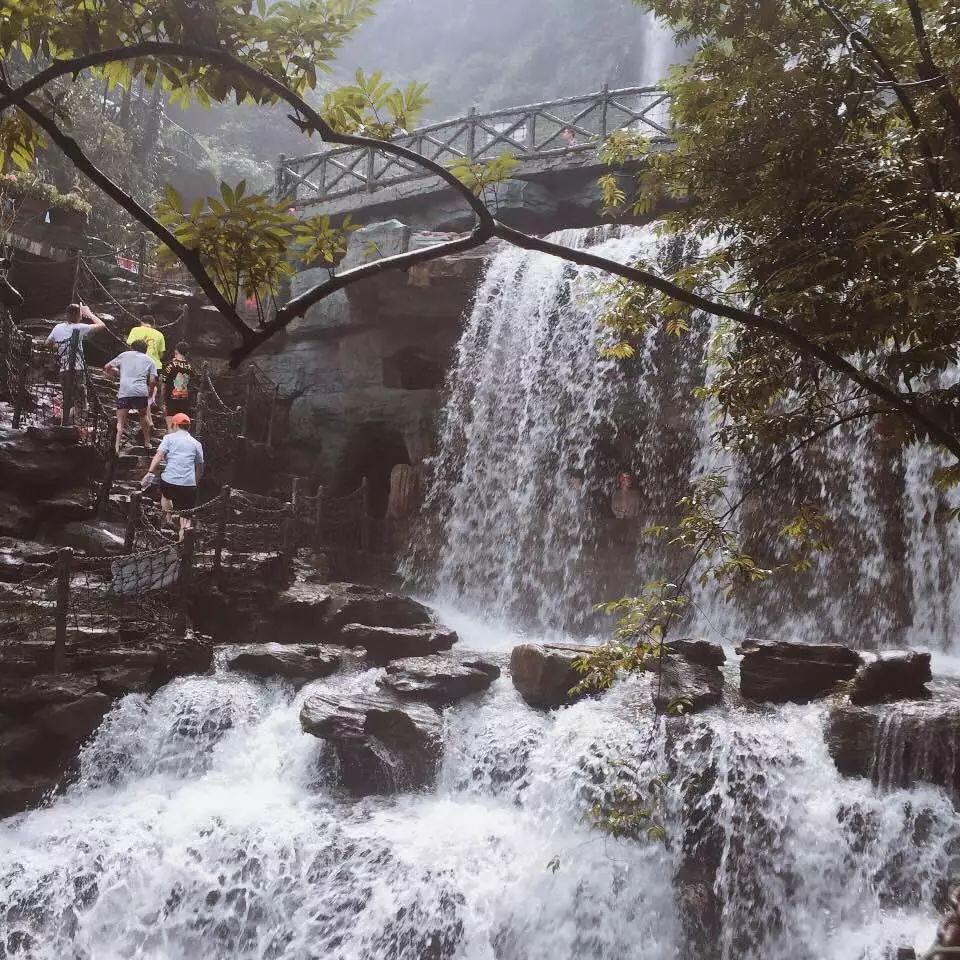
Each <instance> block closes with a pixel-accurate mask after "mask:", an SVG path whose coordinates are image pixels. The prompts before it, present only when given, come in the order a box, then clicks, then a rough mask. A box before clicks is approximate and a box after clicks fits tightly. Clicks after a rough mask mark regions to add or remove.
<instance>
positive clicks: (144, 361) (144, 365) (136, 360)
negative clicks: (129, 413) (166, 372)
mask: <svg viewBox="0 0 960 960" xmlns="http://www.w3.org/2000/svg"><path fill="white" fill-rule="evenodd" d="M107 366H108V367H113V368H114V369H115V370H119V371H120V386H119V387H117V398H118V399H120V398H124V399H126V398H127V397H148V396H149V395H150V378H151V377H155V376H156V375H157V368H156V366H155V364H154V362H153V361H152V360H151V359H150V358H149V357H148V356H147V355H146V354H145V353H141V352H140V351H139V350H124V352H123V353H121V354H120V355H119V356H118V357H114V358H113V359H112V360H111V361H110V362H109V363H108V364H107Z"/></svg>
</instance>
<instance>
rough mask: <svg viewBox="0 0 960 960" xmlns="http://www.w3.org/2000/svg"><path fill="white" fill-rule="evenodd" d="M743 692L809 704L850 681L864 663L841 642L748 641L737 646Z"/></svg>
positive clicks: (748, 695)
mask: <svg viewBox="0 0 960 960" xmlns="http://www.w3.org/2000/svg"><path fill="white" fill-rule="evenodd" d="M737 653H740V654H742V656H743V660H742V661H741V662H740V693H741V695H742V696H743V697H744V698H745V699H747V700H756V701H763V702H767V703H787V702H792V703H809V702H810V701H811V700H816V699H818V698H820V697H825V696H827V695H828V694H830V693H831V692H833V691H834V690H835V689H836V686H837V684H838V683H840V682H842V681H844V680H850V679H852V677H853V676H854V675H855V674H856V672H857V670H858V669H859V667H860V666H861V665H862V663H863V659H862V658H861V656H860V654H858V653H857V652H856V651H855V650H851V649H850V648H849V647H845V646H843V645H842V644H839V643H809V644H808V643H790V642H787V641H764V640H746V641H744V643H743V644H742V645H741V646H740V647H738V648H737Z"/></svg>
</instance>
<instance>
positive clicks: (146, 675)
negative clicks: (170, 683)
mask: <svg viewBox="0 0 960 960" xmlns="http://www.w3.org/2000/svg"><path fill="white" fill-rule="evenodd" d="M152 677H153V668H152V667H146V668H144V667H112V668H108V669H106V670H98V671H97V686H98V688H99V689H100V690H101V691H103V692H104V693H105V694H107V695H108V696H111V697H125V696H126V695H127V694H128V693H149V692H150V691H151V690H152V689H153V684H152V682H151V681H152Z"/></svg>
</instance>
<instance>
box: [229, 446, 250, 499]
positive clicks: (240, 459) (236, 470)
mask: <svg viewBox="0 0 960 960" xmlns="http://www.w3.org/2000/svg"><path fill="white" fill-rule="evenodd" d="M246 459H247V438H246V437H245V436H244V435H243V434H240V436H239V437H237V446H236V451H235V453H234V456H233V471H232V474H233V483H232V484H231V486H233V487H236V488H237V489H241V490H242V489H243V488H242V487H241V485H240V482H241V480H242V479H243V465H244V461H245V460H246Z"/></svg>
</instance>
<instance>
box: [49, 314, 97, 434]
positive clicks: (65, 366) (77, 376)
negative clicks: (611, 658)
mask: <svg viewBox="0 0 960 960" xmlns="http://www.w3.org/2000/svg"><path fill="white" fill-rule="evenodd" d="M84 321H87V322H84ZM106 329H107V325H106V324H105V323H104V322H103V321H102V320H101V319H100V318H99V317H98V316H96V314H94V313H93V312H92V311H91V310H90V308H89V307H87V306H86V305H84V304H82V303H71V304H70V306H68V307H67V309H66V310H65V311H64V315H63V320H61V321H60V322H59V323H58V324H57V325H56V326H55V327H54V328H53V329H52V330H51V331H50V336H48V337H47V345H48V346H52V347H53V348H55V349H56V351H57V370H58V372H59V374H60V389H61V391H62V395H63V397H64V398H65V397H66V395H67V393H68V392H69V393H70V396H71V398H72V400H71V403H70V409H69V410H67V409H66V404H64V403H62V402H61V409H62V410H63V413H62V420H63V423H65V424H66V423H70V421H71V418H72V416H73V409H74V408H76V409H78V410H82V409H83V407H84V406H85V403H86V396H87V393H86V389H85V386H86V376H85V370H86V362H85V360H84V357H83V341H84V339H85V338H86V337H88V336H89V335H90V334H92V333H96V332H97V331H99V330H106ZM74 331H76V332H78V333H79V334H80V343H79V346H78V347H77V355H76V357H75V358H74V362H73V383H72V384H71V385H70V386H71V388H72V389H70V390H69V391H68V383H69V381H70V341H71V339H72V338H73V334H74Z"/></svg>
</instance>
